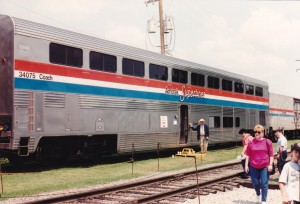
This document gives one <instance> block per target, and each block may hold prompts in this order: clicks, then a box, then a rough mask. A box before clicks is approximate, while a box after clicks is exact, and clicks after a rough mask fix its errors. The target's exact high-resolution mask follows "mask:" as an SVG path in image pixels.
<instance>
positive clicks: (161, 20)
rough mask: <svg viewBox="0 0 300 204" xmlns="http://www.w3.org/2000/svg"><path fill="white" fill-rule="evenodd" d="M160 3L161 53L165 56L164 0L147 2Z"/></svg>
mask: <svg viewBox="0 0 300 204" xmlns="http://www.w3.org/2000/svg"><path fill="white" fill-rule="evenodd" d="M157 1H158V2H159V27H160V53H161V54H163V55H164V54H165V53H166V51H165V32H164V31H165V27H164V17H163V5H162V0H147V1H145V4H146V5H147V4H149V3H152V4H154V2H157Z"/></svg>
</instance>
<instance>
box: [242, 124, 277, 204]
mask: <svg viewBox="0 0 300 204" xmlns="http://www.w3.org/2000/svg"><path fill="white" fill-rule="evenodd" d="M254 134H255V138H254V139H253V140H252V142H250V143H249V144H248V147H247V149H246V152H245V154H246V162H245V172H246V173H248V172H249V171H250V176H251V182H252V185H253V187H254V190H255V192H256V196H257V198H256V199H257V202H259V203H260V202H261V203H262V204H266V201H267V195H268V185H269V177H270V175H269V172H270V171H272V168H273V167H272V164H273V160H274V157H273V155H274V152H273V146H272V142H271V141H270V140H269V139H265V138H264V127H263V126H262V125H256V126H255V127H254ZM249 161H250V165H248V163H249ZM249 167H250V168H249Z"/></svg>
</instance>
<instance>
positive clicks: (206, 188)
mask: <svg viewBox="0 0 300 204" xmlns="http://www.w3.org/2000/svg"><path fill="white" fill-rule="evenodd" d="M242 173H243V171H242V168H241V164H240V162H235V163H230V164H224V165H219V166H215V167H209V168H203V169H201V170H198V171H197V172H196V171H189V172H185V173H180V174H175V175H171V176H166V177H162V178H156V179H151V180H145V181H139V182H133V183H130V184H123V185H119V186H113V187H108V188H103V189H99V190H92V191H88V192H83V193H78V194H72V195H66V196H61V197H56V198H49V199H44V200H38V201H33V202H30V203H33V204H41V203H78V204H79V203H102V204H108V203H109V204H117V203H118V204H121V203H122V204H125V203H180V202H183V201H185V200H187V199H194V198H197V196H198V195H200V196H204V195H208V194H209V193H216V192H217V191H225V190H232V189H233V188H235V187H239V185H240V181H241V180H240V179H239V177H240V175H241V174H242ZM197 178H198V182H197Z"/></svg>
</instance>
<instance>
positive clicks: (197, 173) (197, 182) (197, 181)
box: [194, 156, 202, 204]
mask: <svg viewBox="0 0 300 204" xmlns="http://www.w3.org/2000/svg"><path fill="white" fill-rule="evenodd" d="M201 158H202V157H201ZM194 159H195V168H196V177H197V192H198V193H197V194H198V201H199V204H200V192H199V180H198V170H197V157H196V156H194Z"/></svg>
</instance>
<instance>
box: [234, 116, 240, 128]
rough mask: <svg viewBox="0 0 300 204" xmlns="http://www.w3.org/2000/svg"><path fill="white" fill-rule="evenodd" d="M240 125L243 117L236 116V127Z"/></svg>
mask: <svg viewBox="0 0 300 204" xmlns="http://www.w3.org/2000/svg"><path fill="white" fill-rule="evenodd" d="M240 126H241V118H240V117H235V127H240Z"/></svg>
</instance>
